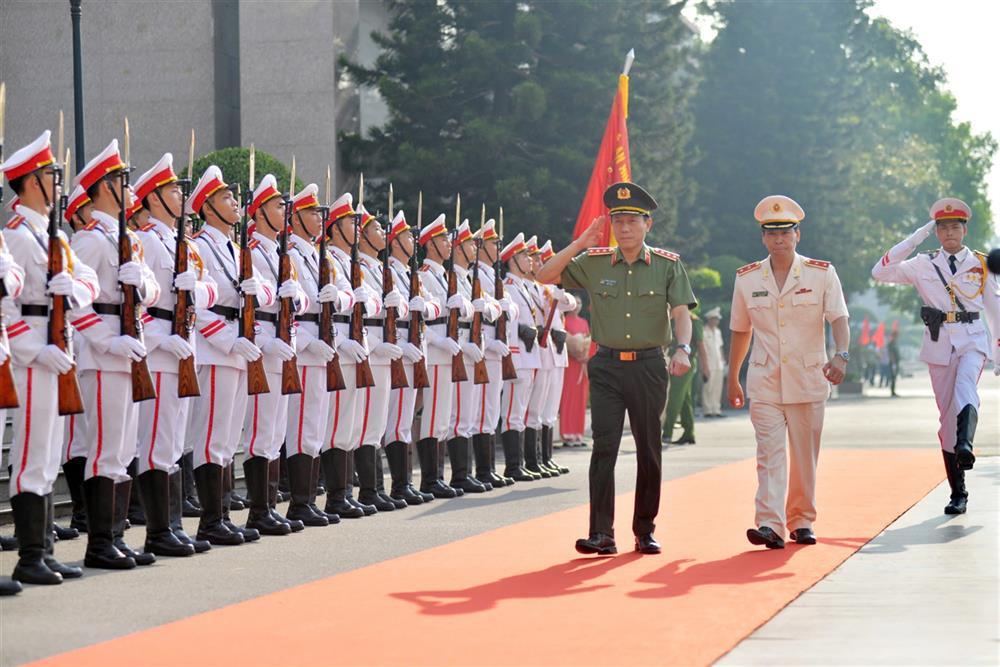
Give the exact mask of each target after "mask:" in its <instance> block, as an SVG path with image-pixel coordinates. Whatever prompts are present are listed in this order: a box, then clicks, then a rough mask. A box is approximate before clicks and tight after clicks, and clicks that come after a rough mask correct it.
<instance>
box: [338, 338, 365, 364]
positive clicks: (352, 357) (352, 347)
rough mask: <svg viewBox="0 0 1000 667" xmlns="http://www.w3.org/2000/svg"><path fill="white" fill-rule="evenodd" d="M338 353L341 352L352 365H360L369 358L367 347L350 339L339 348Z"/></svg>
mask: <svg viewBox="0 0 1000 667" xmlns="http://www.w3.org/2000/svg"><path fill="white" fill-rule="evenodd" d="M337 352H339V353H340V354H341V356H343V357H344V359H345V360H347V361H349V362H351V363H352V364H357V363H360V362H361V361H362V360H363V359H365V358H366V357H367V356H368V355H367V354H366V353H365V346H364V345H362V344H361V343H359V342H358V341H356V340H351V339H350V338H348V339H347V340H345V341H343V342H342V343H340V345H338V346H337Z"/></svg>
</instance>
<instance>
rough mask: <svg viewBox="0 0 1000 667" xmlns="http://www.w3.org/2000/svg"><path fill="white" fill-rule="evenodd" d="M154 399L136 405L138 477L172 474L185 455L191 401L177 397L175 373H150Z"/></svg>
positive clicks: (177, 468)
mask: <svg viewBox="0 0 1000 667" xmlns="http://www.w3.org/2000/svg"><path fill="white" fill-rule="evenodd" d="M153 385H154V386H155V387H156V398H155V399H153V400H151V401H143V402H142V403H140V404H139V474H140V475H141V474H142V473H144V472H148V471H150V470H163V471H164V472H167V473H173V472H175V471H177V470H179V467H178V465H177V459H179V458H180V457H181V454H183V453H184V439H185V434H186V432H187V423H188V412H189V411H190V409H191V399H190V398H180V397H179V396H178V395H177V373H164V372H162V371H156V372H154V373H153Z"/></svg>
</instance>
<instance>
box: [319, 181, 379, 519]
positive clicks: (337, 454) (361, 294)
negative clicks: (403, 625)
mask: <svg viewBox="0 0 1000 667" xmlns="http://www.w3.org/2000/svg"><path fill="white" fill-rule="evenodd" d="M353 204H354V199H353V198H352V196H351V194H350V193H345V194H344V195H342V196H341V197H340V199H338V200H337V201H335V202H334V203H333V206H332V208H331V210H330V215H329V218H328V222H327V234H328V235H329V242H330V246H331V247H330V252H331V254H332V255H333V267H334V270H335V271H336V272H337V274H338V275H343V276H345V277H347V279H348V280H350V276H351V248H352V246H353V245H354V243H355V242H356V238H355V224H356V221H355V211H354V207H353ZM362 277H363V276H362ZM357 303H362V304H364V314H365V316H366V317H375V316H376V315H378V314H379V313H380V312H381V311H382V299H381V297H380V295H378V294H376V293H375V292H374V291H373V290H371V289H370V288H369V287H367V286H366V285H365V283H364V281H363V280H362V282H361V285H360V286H359V287H357V288H353V289H352V290H351V305H350V308H349V310H351V309H353V308H354V306H355V304H357ZM350 321H351V315H336V316H334V322H336V327H337V352H338V353H339V357H340V368H341V370H342V371H343V374H344V383H345V385H346V387H345V388H344V389H341V390H340V391H337V392H334V394H333V398H332V399H331V404H332V405H331V406H330V413H331V414H330V418H329V420H328V421H327V426H326V435H325V438H324V442H323V453H322V454H320V459H321V462H322V465H323V477H324V478H325V480H326V507H325V511H326V512H328V513H331V514H338V515H340V518H342V519H357V518H360V517H363V516H370V515H372V514H374V513H375V512H376V511H377V510H376V509H375V508H374V507H373V506H371V505H363V504H362V503H360V502H358V501H357V500H355V499H354V495H353V489H352V481H351V480H352V478H353V473H352V471H353V470H354V454H353V452H354V450H355V449H357V448H358V442H360V439H361V432H362V417H363V415H364V407H365V391H364V389H363V388H362V389H358V386H357V365H358V363H360V362H361V361H362V360H363V359H367V358H368V337H367V336H364V337H363V340H361V341H356V340H352V339H351V327H350ZM362 331H364V329H363V328H362Z"/></svg>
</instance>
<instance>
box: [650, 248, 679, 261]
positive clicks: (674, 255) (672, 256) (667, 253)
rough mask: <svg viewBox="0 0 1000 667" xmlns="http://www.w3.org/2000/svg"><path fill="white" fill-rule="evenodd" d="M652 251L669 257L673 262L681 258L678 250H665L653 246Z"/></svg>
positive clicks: (660, 255)
mask: <svg viewBox="0 0 1000 667" xmlns="http://www.w3.org/2000/svg"><path fill="white" fill-rule="evenodd" d="M652 251H653V254H654V255H657V256H659V257H665V258H667V259H669V260H670V261H671V262H678V261H680V259H681V256H680V255H678V254H677V253H676V252H670V251H669V250H664V249H663V248H652Z"/></svg>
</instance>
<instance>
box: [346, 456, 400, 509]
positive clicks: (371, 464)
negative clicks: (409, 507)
mask: <svg viewBox="0 0 1000 667" xmlns="http://www.w3.org/2000/svg"><path fill="white" fill-rule="evenodd" d="M377 456H378V451H377V450H376V448H375V446H374V445H361V446H360V447H358V448H357V449H355V450H354V468H355V469H356V470H357V471H358V479H359V480H360V481H361V488H360V489H359V490H358V502H359V503H361V504H362V505H371V506H373V507H374V508H375V509H376V510H378V511H379V512H392V511H393V510H395V509H396V505H395V503H392V502H388V501H385V500H382V497H381V496H379V495H378V480H376V479H375V478H376V476H377V475H378V473H377V470H376V465H375V457H377Z"/></svg>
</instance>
